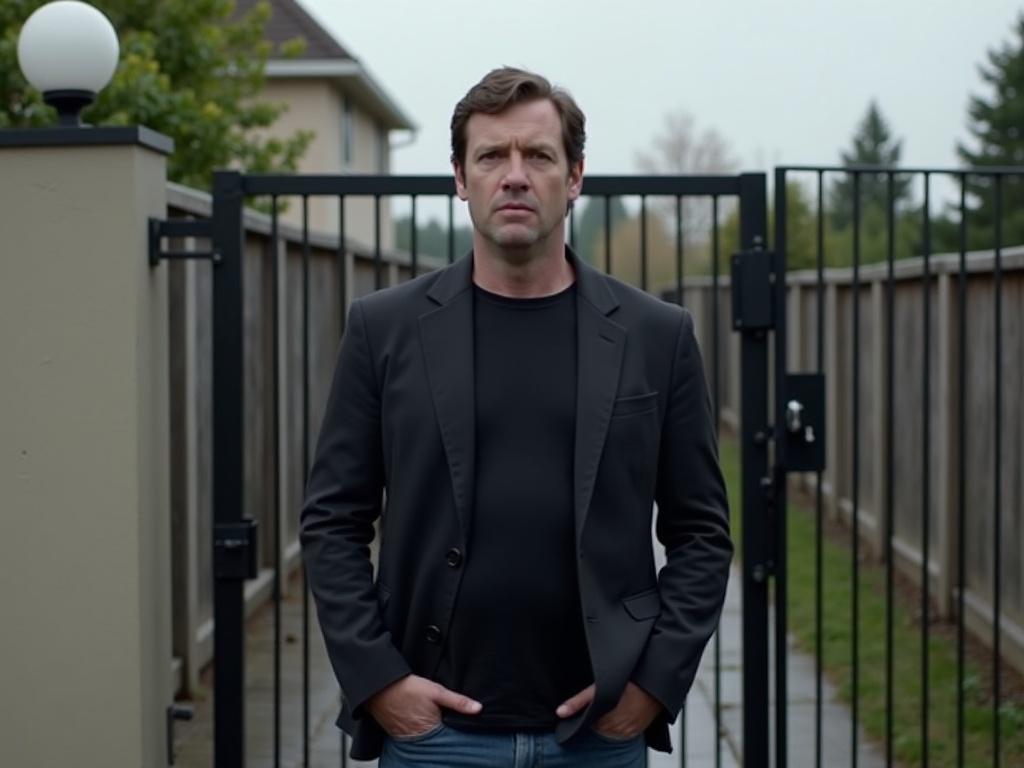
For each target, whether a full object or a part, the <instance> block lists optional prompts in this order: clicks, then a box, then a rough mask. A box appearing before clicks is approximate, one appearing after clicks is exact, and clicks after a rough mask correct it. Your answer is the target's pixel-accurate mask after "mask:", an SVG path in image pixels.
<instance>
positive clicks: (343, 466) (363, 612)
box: [299, 301, 410, 718]
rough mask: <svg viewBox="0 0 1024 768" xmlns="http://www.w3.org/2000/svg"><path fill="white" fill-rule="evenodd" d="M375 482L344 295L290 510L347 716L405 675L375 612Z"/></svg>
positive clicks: (368, 418) (370, 372)
mask: <svg viewBox="0 0 1024 768" xmlns="http://www.w3.org/2000/svg"><path fill="white" fill-rule="evenodd" d="M383 489H384V461H383V455H382V444H381V395H380V387H379V385H378V382H377V380H376V376H375V372H374V365H373V359H372V355H371V353H370V345H369V339H368V336H367V332H366V320H365V317H364V314H363V308H362V305H361V303H360V302H359V301H355V302H353V304H352V308H351V310H350V312H349V319H348V323H347V325H346V331H345V335H344V338H343V339H342V342H341V349H340V351H339V353H338V361H337V364H336V367H335V370H334V377H333V380H332V382H331V389H330V393H329V395H328V399H327V406H326V409H325V411H324V417H323V422H322V424H321V427H320V437H319V439H318V441H317V446H316V453H315V455H314V458H313V463H312V466H311V468H310V474H309V479H308V482H307V486H306V498H305V503H304V504H303V507H302V513H301V515H300V519H299V540H300V542H301V545H302V553H303V558H304V560H305V564H306V572H307V577H308V579H309V583H310V586H311V588H312V592H313V597H314V599H315V601H316V609H317V616H318V617H319V620H320V627H321V630H322V632H323V635H324V642H325V645H326V647H327V654H328V657H329V658H330V661H331V666H332V667H333V668H334V673H335V675H336V677H337V679H338V683H339V685H340V686H341V689H342V692H343V693H344V696H345V699H346V700H347V702H348V704H349V707H350V708H351V711H352V714H353V717H357V718H358V717H359V716H360V714H361V711H362V710H361V707H362V705H363V704H364V703H365V702H366V700H367V699H369V698H370V697H371V696H373V694H375V693H376V692H377V691H379V690H381V689H382V688H384V687H386V686H387V685H389V684H390V683H392V682H394V681H396V680H398V679H399V678H402V677H404V676H405V675H407V674H409V672H410V669H409V665H408V664H407V663H406V661H405V659H404V658H403V657H402V655H401V653H400V652H399V651H398V649H397V648H396V647H395V645H394V643H393V642H392V639H391V635H390V633H389V632H388V630H387V628H386V627H385V625H384V622H383V621H382V619H381V616H380V609H379V607H378V602H377V594H376V588H375V586H374V584H373V569H372V566H371V563H370V542H371V541H372V540H373V536H374V528H373V523H374V521H375V520H376V519H377V517H378V516H379V515H380V511H381V499H382V495H383Z"/></svg>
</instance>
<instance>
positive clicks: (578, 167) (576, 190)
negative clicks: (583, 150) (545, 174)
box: [568, 158, 583, 202]
mask: <svg viewBox="0 0 1024 768" xmlns="http://www.w3.org/2000/svg"><path fill="white" fill-rule="evenodd" d="M581 191H583V158H580V161H579V162H578V163H574V164H573V165H570V166H569V184H568V193H569V201H570V202H571V201H573V200H575V199H576V198H578V197H579V196H580V192H581Z"/></svg>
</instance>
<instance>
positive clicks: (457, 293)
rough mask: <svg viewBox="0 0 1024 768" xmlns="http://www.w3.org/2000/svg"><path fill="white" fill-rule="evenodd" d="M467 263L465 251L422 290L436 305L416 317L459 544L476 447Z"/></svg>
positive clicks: (467, 509)
mask: <svg viewBox="0 0 1024 768" xmlns="http://www.w3.org/2000/svg"><path fill="white" fill-rule="evenodd" d="M472 267H473V262H472V256H471V255H470V256H465V257H463V258H462V259H460V260H459V261H457V262H455V264H453V265H452V266H450V267H448V268H446V269H444V270H443V271H442V272H441V273H440V275H439V276H438V279H437V281H436V282H435V283H434V285H433V287H432V288H431V289H430V291H429V292H428V293H427V296H428V297H429V298H430V299H431V300H432V301H434V302H435V303H437V304H439V305H440V306H439V307H438V308H437V309H433V310H431V311H429V312H427V313H426V314H424V315H421V316H420V318H419V325H420V343H421V344H422V346H423V356H424V359H425V361H426V368H427V378H428V380H429V386H430V392H431V395H432V396H433V399H434V410H435V413H436V415H437V423H438V427H439V428H440V431H441V440H442V442H443V443H444V450H445V454H446V456H447V458H448V469H449V471H450V472H451V480H452V491H453V496H454V498H455V509H456V512H457V513H458V516H459V523H460V525H461V527H462V535H463V543H465V541H466V540H468V537H469V527H470V523H471V509H472V505H473V478H474V471H475V467H474V454H475V446H476V406H475V398H474V382H473V293H472V291H471V290H470V288H471V287H472Z"/></svg>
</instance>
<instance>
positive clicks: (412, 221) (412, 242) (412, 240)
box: [409, 195, 419, 277]
mask: <svg viewBox="0 0 1024 768" xmlns="http://www.w3.org/2000/svg"><path fill="white" fill-rule="evenodd" d="M409 227H410V230H409V246H410V248H409V250H410V251H412V253H411V255H410V257H409V258H410V262H411V263H410V265H409V273H410V276H411V277H416V274H417V273H418V271H419V270H418V266H419V265H418V264H417V255H418V254H417V252H416V246H417V242H416V237H417V235H418V233H417V231H416V195H413V196H412V212H411V213H410V215H409Z"/></svg>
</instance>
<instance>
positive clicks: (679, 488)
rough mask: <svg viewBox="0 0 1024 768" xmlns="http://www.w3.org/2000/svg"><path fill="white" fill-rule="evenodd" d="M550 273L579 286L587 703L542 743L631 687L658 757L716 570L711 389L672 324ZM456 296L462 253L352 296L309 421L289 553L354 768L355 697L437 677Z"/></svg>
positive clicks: (452, 599) (454, 561)
mask: <svg viewBox="0 0 1024 768" xmlns="http://www.w3.org/2000/svg"><path fill="white" fill-rule="evenodd" d="M566 258H567V259H569V260H570V262H571V263H572V265H573V267H574V268H575V271H576V283H577V303H576V304H577V334H578V337H577V350H578V351H577V354H578V364H577V371H578V373H577V378H578V385H577V400H576V409H577V410H576V444H575V465H574V466H575V470H574V499H575V504H574V513H575V518H576V534H577V535H576V547H577V556H578V574H579V590H580V600H581V604H582V606H583V613H584V615H585V617H586V619H585V630H586V638H587V646H588V648H589V651H590V662H591V666H592V669H593V671H594V677H595V683H596V695H595V698H594V701H593V703H592V704H591V706H590V707H588V708H587V709H585V710H584V711H582V712H581V713H579V714H578V715H576V716H575V717H573V718H571V719H570V720H567V721H565V722H562V723H560V724H559V727H558V729H557V736H558V738H559V739H560V740H564V739H567V738H569V737H570V736H572V735H573V734H574V733H576V732H577V731H578V730H580V729H581V728H583V727H585V726H587V725H588V724H589V723H591V722H593V721H594V720H596V719H597V718H598V717H600V716H601V715H602V714H604V713H605V712H607V711H608V710H610V709H611V708H613V707H614V706H615V704H616V702H617V701H618V699H619V697H620V695H621V693H622V690H623V688H624V687H625V685H626V682H627V681H629V680H633V681H634V682H635V683H637V684H638V685H639V686H640V687H642V688H643V689H645V690H646V691H648V692H649V693H650V694H651V695H653V696H654V697H656V698H657V699H658V700H659V701H660V702H661V703H662V704H663V705H664V710H665V711H664V713H663V715H662V716H661V717H659V718H658V719H656V720H655V722H654V723H653V724H652V725H651V727H650V728H649V729H648V730H647V732H646V738H647V742H648V744H649V745H650V746H651V747H653V748H654V749H660V750H665V751H668V750H669V749H670V741H669V734H668V723H669V722H671V721H674V720H675V718H676V715H677V714H678V712H679V709H680V707H681V706H682V703H683V700H684V699H685V697H686V694H687V691H688V690H689V689H690V686H691V684H692V683H693V679H694V675H695V674H696V671H697V665H698V662H699V661H700V657H701V653H702V651H703V649H704V646H705V644H706V643H707V641H708V639H709V638H710V636H711V634H712V633H713V631H714V629H715V626H716V624H717V621H718V616H719V612H720V610H721V606H722V601H723V599H724V596H725V588H726V580H727V578H728V570H729V562H730V559H731V557H732V542H731V540H730V538H729V523H728V509H727V503H726V494H725V487H724V483H723V480H722V475H721V472H720V470H719V466H718V459H717V445H716V439H715V432H714V424H713V419H712V412H711V407H710V401H709V396H708V391H707V385H706V382H705V378H704V372H703V366H702V363H701V357H700V352H699V350H698V348H697V343H696V340H695V338H694V334H693V321H692V319H691V317H690V315H689V313H688V312H686V311H685V310H683V309H681V308H680V307H678V306H675V305H673V304H668V303H665V302H663V301H661V300H659V299H657V298H654V297H652V296H650V295H648V294H646V293H644V292H642V291H639V290H637V289H635V288H633V287H631V286H628V285H625V284H624V283H621V282H619V281H618V280H615V279H613V278H611V277H607V276H605V275H603V274H601V273H599V272H597V271H596V270H594V269H593V268H591V267H589V266H588V265H587V264H585V263H584V262H582V261H580V260H579V259H577V258H576V256H575V255H574V254H573V253H572V252H571V250H568V249H567V253H566ZM471 287H472V254H470V255H469V256H466V257H464V258H463V259H461V260H460V261H458V262H456V263H455V264H453V265H451V266H450V267H447V268H445V269H442V270H440V271H438V272H433V273H430V274H427V275H423V276H421V277H419V278H416V279H414V280H411V281H409V282H407V283H404V284H402V285H398V286H395V287H392V288H388V289H386V290H382V291H378V292H376V293H373V294H370V295H368V296H365V297H363V298H360V299H358V300H356V301H354V302H353V304H352V308H351V310H350V312H349V319H348V325H347V327H346V332H345V337H344V339H343V340H342V344H341V350H340V353H339V357H338V362H337V368H336V370H335V373H334V380H333V382H332V385H331V391H330V395H329V397H328V401H327V406H326V411H325V413H324V419H323V425H322V427H321V432H320V438H319V442H318V444H317V448H316V455H315V458H314V460H313V464H312V468H311V471H310V476H309V483H308V487H307V492H306V501H305V504H304V506H303V509H302V515H301V522H300V540H301V543H302V549H303V555H304V559H305V563H306V568H307V572H308V577H309V582H310V585H311V587H312V591H313V595H314V598H315V601H316V606H317V612H318V616H319V620H320V626H321V628H322V630H323V635H324V639H325V641H326V646H327V652H328V655H329V657H330V660H331V664H332V666H333V668H334V672H335V674H336V676H337V678H338V682H339V684H340V685H341V688H342V691H343V693H344V702H343V706H342V711H341V714H340V715H339V717H338V721H337V723H338V725H339V726H340V727H342V728H344V729H345V730H346V731H348V732H349V733H350V734H351V735H352V737H353V745H352V756H353V757H356V758H361V759H372V758H373V757H376V756H377V755H378V754H379V752H380V749H381V745H382V740H383V736H384V733H383V731H382V730H381V729H380V727H379V726H378V725H377V724H376V722H375V721H374V720H373V719H372V718H371V717H370V716H368V715H367V714H366V713H365V712H364V711H363V709H362V705H363V704H364V703H365V702H366V700H367V699H368V698H370V697H371V696H372V695H373V694H374V693H376V692H377V691H379V690H381V689H382V688H383V687H385V686H386V685H388V684H390V683H392V682H394V681H395V680H397V679H399V678H401V677H403V676H404V675H406V674H408V673H410V672H413V673H416V674H418V675H422V676H424V677H428V678H430V677H433V676H434V675H435V673H436V670H437V667H438V662H439V660H440V658H441V652H442V649H443V645H444V638H445V633H446V632H447V630H448V626H449V623H450V621H451V618H452V613H453V611H454V610H455V609H456V607H457V600H458V594H459V583H460V580H461V578H462V573H463V568H462V567H461V566H462V563H463V562H464V560H465V558H468V557H472V556H473V553H472V551H471V549H470V542H471V539H470V536H469V532H470V528H471V526H472V524H473V510H472V502H473V498H474V494H473V487H472V486H473V481H474V468H473V461H474V432H475V428H474V418H475V416H474V400H473V292H472V290H471ZM385 492H386V502H385V500H384V495H385ZM652 502H656V503H657V528H656V532H657V536H658V539H659V540H660V541H661V542H662V544H663V545H664V546H665V549H666V556H667V564H666V565H665V566H664V567H663V568H662V569H661V571H660V573H658V572H656V571H655V565H654V552H653V546H652V540H651V517H652V513H653V510H652ZM378 516H380V517H381V525H380V529H381V540H380V560H379V567H378V572H377V574H376V580H375V579H374V573H373V571H372V567H371V564H370V548H369V545H370V542H371V541H372V539H373V536H374V527H373V524H374V521H375V520H376V519H377V517H378Z"/></svg>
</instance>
